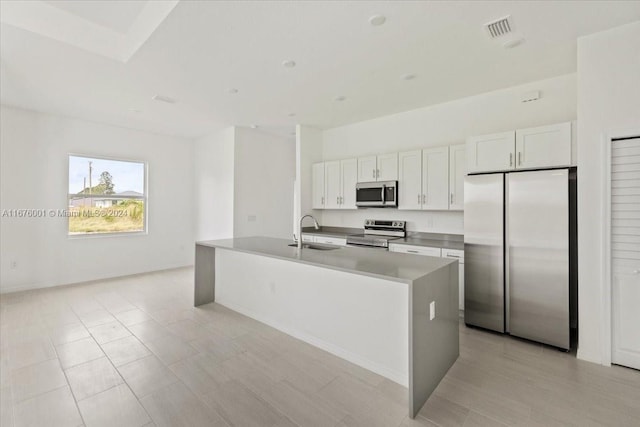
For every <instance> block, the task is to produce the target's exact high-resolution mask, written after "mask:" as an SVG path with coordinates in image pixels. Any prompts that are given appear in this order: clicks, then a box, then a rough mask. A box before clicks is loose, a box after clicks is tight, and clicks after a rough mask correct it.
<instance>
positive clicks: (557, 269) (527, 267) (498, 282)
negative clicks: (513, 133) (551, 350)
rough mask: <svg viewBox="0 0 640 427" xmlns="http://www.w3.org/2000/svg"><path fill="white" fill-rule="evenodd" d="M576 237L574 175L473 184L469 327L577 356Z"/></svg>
mask: <svg viewBox="0 0 640 427" xmlns="http://www.w3.org/2000/svg"><path fill="white" fill-rule="evenodd" d="M576 235H577V229H576V179H575V170H574V169H555V170H540V171H525V172H509V173H492V174H484V175H470V176H467V177H466V179H465V187H464V251H465V254H464V256H465V275H464V279H465V287H464V288H465V289H464V292H465V302H464V307H465V312H464V320H465V323H466V324H467V325H472V326H478V327H482V328H486V329H490V330H494V331H498V332H503V333H509V334H511V335H515V336H518V337H522V338H526V339H530V340H533V341H538V342H542V343H545V344H549V345H552V346H556V347H559V348H562V349H570V348H571V347H572V336H575V335H576V334H572V331H571V328H574V329H576V328H577V276H576V273H577V241H576Z"/></svg>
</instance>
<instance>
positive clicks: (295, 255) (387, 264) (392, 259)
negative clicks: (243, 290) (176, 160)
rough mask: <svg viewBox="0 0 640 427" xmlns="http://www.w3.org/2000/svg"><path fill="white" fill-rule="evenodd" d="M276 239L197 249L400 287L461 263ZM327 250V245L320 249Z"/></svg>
mask: <svg viewBox="0 0 640 427" xmlns="http://www.w3.org/2000/svg"><path fill="white" fill-rule="evenodd" d="M291 243H293V242H292V241H290V240H286V239H277V238H273V237H240V238H234V239H223V240H207V241H200V242H196V244H197V245H202V246H208V247H213V248H220V249H227V250H232V251H237V252H245V253H250V254H255V255H263V256H266V257H271V258H276V259H282V260H286V261H292V262H297V263H302V264H308V265H314V266H318V267H324V268H329V269H332V270H338V271H344V272H347V273H354V274H360V275H364V276H371V277H376V278H380V279H385V280H391V281H395V282H400V283H407V284H412V283H413V282H414V281H416V280H419V279H421V278H423V277H424V276H426V275H428V274H430V273H432V272H433V271H435V270H438V269H439V268H441V267H444V266H446V265H449V264H451V263H453V262H457V261H455V260H452V259H448V258H437V257H428V256H422V255H410V254H401V253H394V252H388V251H385V250H381V249H378V248H371V249H369V248H349V247H338V249H334V250H317V249H309V248H307V249H302V251H299V250H298V248H297V247H291V246H288V245H289V244H291ZM318 246H327V245H318Z"/></svg>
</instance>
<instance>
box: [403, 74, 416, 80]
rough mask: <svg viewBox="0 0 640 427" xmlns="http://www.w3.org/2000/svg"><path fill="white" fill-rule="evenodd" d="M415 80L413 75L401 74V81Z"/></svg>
mask: <svg viewBox="0 0 640 427" xmlns="http://www.w3.org/2000/svg"><path fill="white" fill-rule="evenodd" d="M415 78H416V75H415V74H403V75H402V77H401V79H402V80H413V79H415Z"/></svg>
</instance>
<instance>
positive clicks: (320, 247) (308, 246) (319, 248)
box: [289, 243, 340, 251]
mask: <svg viewBox="0 0 640 427" xmlns="http://www.w3.org/2000/svg"><path fill="white" fill-rule="evenodd" d="M289 246H291V247H296V246H298V244H297V243H291V244H290V245H289ZM302 249H315V250H317V251H332V250H334V249H340V247H339V246H324V245H313V244H310V243H303V244H302Z"/></svg>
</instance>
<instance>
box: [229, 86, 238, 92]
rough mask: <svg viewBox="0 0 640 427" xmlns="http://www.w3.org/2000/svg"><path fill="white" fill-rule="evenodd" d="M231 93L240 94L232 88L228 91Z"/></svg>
mask: <svg viewBox="0 0 640 427" xmlns="http://www.w3.org/2000/svg"><path fill="white" fill-rule="evenodd" d="M228 92H229V93H238V89H236V88H234V87H232V88H231V89H229V90H228Z"/></svg>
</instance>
